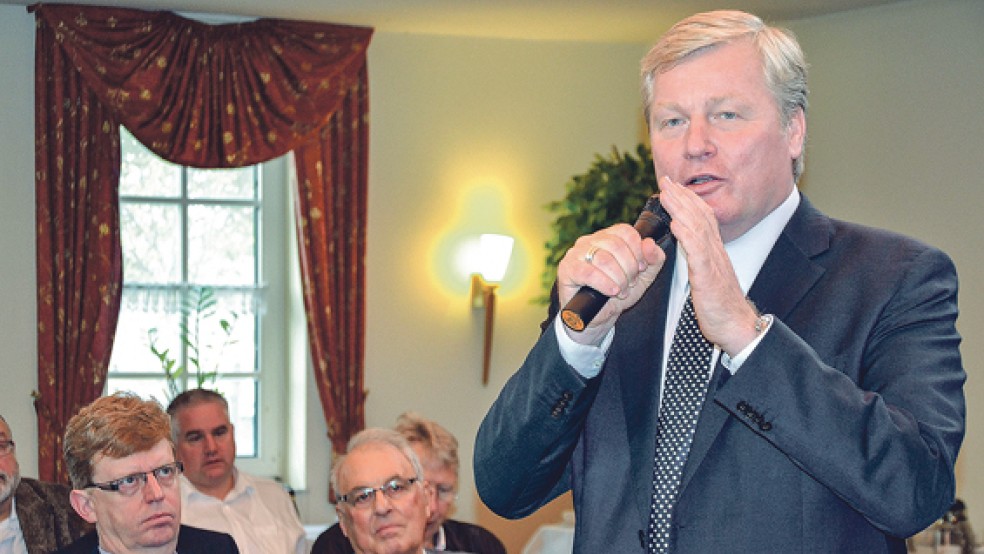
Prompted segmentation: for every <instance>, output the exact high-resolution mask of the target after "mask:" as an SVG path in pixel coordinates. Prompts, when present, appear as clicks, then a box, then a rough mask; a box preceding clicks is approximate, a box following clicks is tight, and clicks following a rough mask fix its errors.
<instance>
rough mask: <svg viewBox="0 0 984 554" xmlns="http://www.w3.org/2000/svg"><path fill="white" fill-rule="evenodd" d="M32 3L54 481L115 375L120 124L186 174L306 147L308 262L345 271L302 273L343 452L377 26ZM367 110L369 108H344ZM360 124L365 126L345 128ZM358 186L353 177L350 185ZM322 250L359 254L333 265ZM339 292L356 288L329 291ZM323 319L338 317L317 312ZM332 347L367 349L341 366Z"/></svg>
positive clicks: (360, 420)
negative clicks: (75, 420) (73, 426)
mask: <svg viewBox="0 0 984 554" xmlns="http://www.w3.org/2000/svg"><path fill="white" fill-rule="evenodd" d="M31 9H33V10H34V11H35V13H36V17H37V45H36V68H35V72H36V76H35V85H36V93H35V94H36V125H35V140H36V145H37V149H36V151H37V161H36V165H37V172H36V187H37V205H38V208H37V227H38V230H37V233H38V393H37V394H36V398H35V407H36V410H37V412H38V429H39V437H38V439H39V440H38V443H39V449H40V452H39V473H40V477H41V478H42V479H45V480H52V481H54V480H57V481H63V482H64V481H66V476H65V473H64V468H63V467H62V464H61V455H60V451H61V436H62V433H63V432H64V428H65V425H66V423H67V422H68V419H69V418H70V417H71V415H72V414H74V413H75V412H76V411H77V410H78V409H79V408H80V407H81V406H83V405H85V404H86V403H88V402H91V401H92V400H93V399H94V398H96V397H97V396H98V395H99V394H101V392H102V389H103V384H104V380H105V376H106V372H107V366H108V363H109V357H110V353H111V349H112V341H113V336H114V333H115V328H116V321H117V318H118V313H119V304H120V295H121V287H122V261H121V260H122V255H121V248H120V239H119V220H118V201H117V200H118V198H117V195H118V192H117V191H118V185H119V167H120V160H119V131H118V125H119V124H121V123H122V124H123V125H125V126H126V127H127V129H129V130H130V131H131V132H132V133H133V135H134V136H136V137H137V138H138V139H139V140H140V141H141V142H142V143H144V144H145V145H146V146H147V147H148V148H150V149H151V150H152V151H154V152H155V153H156V154H158V155H159V156H161V157H162V158H164V159H166V160H170V161H172V162H175V163H178V164H181V165H188V166H195V167H238V166H243V165H251V164H256V163H260V162H264V161H267V160H269V159H272V158H274V157H276V156H280V155H282V154H285V153H287V152H289V151H291V150H296V152H297V156H296V160H297V162H296V164H297V168H296V169H297V172H298V176H299V179H298V181H299V182H300V183H301V187H300V188H301V191H300V195H311V197H318V196H323V197H325V198H329V200H328V201H327V203H321V204H318V205H311V206H310V208H309V209H310V210H311V212H310V213H308V212H307V210H306V209H303V208H301V207H300V206H299V207H298V209H299V214H300V215H301V216H302V218H299V219H300V222H299V224H298V233H299V237H300V238H301V244H302V250H305V253H304V255H303V256H304V257H306V258H307V259H309V260H310V259H316V260H317V262H316V263H318V264H320V263H333V264H334V263H336V262H339V263H344V264H347V265H344V266H338V265H331V266H317V267H312V266H311V265H310V264H305V265H304V266H302V278H303V281H304V287H305V299H306V308H307V311H308V321H309V329H310V331H311V349H312V356H313V357H314V360H315V366H316V368H318V370H317V371H316V377H317V379H318V388H319V391H320V392H321V395H322V403H323V404H324V406H325V414H326V420H327V421H328V423H329V434H330V436H331V439H332V442H333V444H334V445H335V448H336V449H337V448H338V446H337V445H338V444H343V445H344V443H345V442H346V441H347V440H348V436H350V435H351V434H353V433H355V432H356V431H358V430H359V429H361V428H362V427H363V426H364V417H363V416H362V414H363V412H362V410H363V405H362V400H364V391H363V389H362V383H363V379H362V369H363V368H362V366H363V359H364V353H363V339H362V333H363V330H364V326H363V324H362V322H363V320H364V303H363V302H362V296H361V291H362V286H363V284H364V281H365V279H364V257H365V241H364V237H365V221H366V218H365V202H364V197H365V188H366V170H365V166H366V161H367V153H366V148H367V146H368V145H367V141H366V140H364V138H365V137H364V133H366V126H367V123H366V122H365V120H366V115H367V105H366V104H367V103H366V101H365V97H366V90H367V83H366V48H367V47H368V44H369V40H370V38H371V36H372V29H367V28H359V27H348V26H339V25H330V24H323V23H310V22H296V21H283V20H272V19H263V20H258V21H255V22H250V23H242V24H230V25H218V26H212V25H206V24H203V23H199V22H196V21H192V20H188V19H185V18H183V17H180V16H178V15H176V14H174V13H171V12H146V11H140V10H130V9H118V8H102V7H88V6H74V5H39V6H34V7H32V8H31ZM353 106H354V107H356V108H357V109H359V110H362V111H361V112H360V113H358V114H357V115H352V114H348V115H342V116H340V115H339V114H346V113H347V111H346V110H350V109H352V107H353ZM353 124H354V125H356V126H357V127H359V129H349V130H347V131H346V133H343V134H340V133H337V132H334V131H331V130H332V129H337V128H338V127H339V126H340V125H341V126H344V125H349V126H351V125H353ZM348 133H351V135H349V134H348ZM326 137H327V138H326ZM353 137H354V138H355V139H356V140H353V141H352V142H344V143H343V142H341V141H339V140H337V139H343V140H351V139H352V138H353ZM312 152H313V153H314V154H312ZM336 166H337V167H336ZM346 175H353V178H350V179H345V178H341V177H344V176H346ZM301 176H303V177H301ZM336 177H340V178H338V179H336ZM339 187H345V188H347V187H352V188H353V189H354V190H348V191H345V192H339V191H336V190H335V189H336V188H339ZM300 195H299V196H300ZM338 198H343V199H348V198H363V201H362V203H361V205H357V206H356V207H355V208H353V206H351V205H349V204H347V203H346V204H342V205H339V204H336V203H334V202H335V201H337V199H338ZM353 209H354V210H355V211H356V212H358V213H353ZM336 213H337V214H341V215H336ZM332 225H339V226H340V227H337V228H333V227H331V226H332ZM353 237H362V238H361V239H357V240H355V241H354V242H353ZM322 241H329V242H328V243H325V242H322ZM331 241H335V242H334V243H332V242H331ZM309 248H310V249H312V250H324V251H328V252H335V251H338V250H343V251H345V252H346V253H347V254H346V255H345V256H344V257H332V258H329V259H326V258H323V257H321V256H318V255H313V254H312V253H311V252H308V251H307V249H309ZM338 287H346V288H347V289H348V290H358V291H359V293H358V294H357V295H353V296H352V297H349V296H345V297H343V298H339V297H337V296H332V294H331V293H330V292H329V291H331V290H332V289H333V288H334V289H337V288H338ZM331 302H343V303H344V305H342V304H330V303H331ZM324 310H327V311H330V312H333V317H332V318H330V319H325V318H323V317H321V316H320V315H317V314H316V312H318V311H324ZM353 334H355V335H357V336H358V339H357V340H351V338H350V337H351V336H352V335H353ZM337 337H344V339H342V340H341V341H339V340H338V339H337ZM325 345H337V346H328V347H326V346H325ZM334 348H345V349H354V350H353V351H346V352H345V355H344V356H342V357H338V359H344V360H345V362H346V363H345V364H340V365H336V360H335V358H336V357H337V356H335V354H334V353H332V349H334ZM322 367H324V368H327V369H325V370H322V369H320V368H322ZM322 380H324V382H322ZM354 389H358V394H353V393H352V391H353V390H354ZM348 398H358V399H359V402H358V406H353V405H352V404H350V403H349V402H347V401H344V400H341V401H340V400H338V399H348ZM336 409H342V410H348V411H350V412H351V413H345V414H339V413H336V412H335V411H334V410H336ZM353 414H354V415H353Z"/></svg>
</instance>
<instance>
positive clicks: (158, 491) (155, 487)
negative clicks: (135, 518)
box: [143, 473, 164, 502]
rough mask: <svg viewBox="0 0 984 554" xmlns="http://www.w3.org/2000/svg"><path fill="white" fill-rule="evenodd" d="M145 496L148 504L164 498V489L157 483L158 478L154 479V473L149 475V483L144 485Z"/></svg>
mask: <svg viewBox="0 0 984 554" xmlns="http://www.w3.org/2000/svg"><path fill="white" fill-rule="evenodd" d="M143 495H144V499H145V500H147V501H148V502H154V501H157V500H161V499H162V498H164V487H162V486H161V484H160V483H159V482H158V481H157V477H154V474H153V473H148V474H147V482H146V483H144V487H143Z"/></svg>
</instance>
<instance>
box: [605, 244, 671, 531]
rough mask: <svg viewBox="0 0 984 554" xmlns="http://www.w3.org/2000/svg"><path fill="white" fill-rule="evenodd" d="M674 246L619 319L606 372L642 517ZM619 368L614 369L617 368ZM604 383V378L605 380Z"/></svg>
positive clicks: (644, 515) (646, 500)
mask: <svg viewBox="0 0 984 554" xmlns="http://www.w3.org/2000/svg"><path fill="white" fill-rule="evenodd" d="M675 253H676V243H672V245H671V246H668V247H667V249H666V254H667V256H666V264H665V265H664V269H663V270H662V271H660V273H659V275H658V276H657V277H656V281H655V282H654V283H653V284H652V286H650V287H649V290H648V291H647V292H646V294H645V295H644V296H643V297H642V299H640V300H639V303H638V304H636V305H635V306H633V308H632V309H630V310H628V311H626V312H625V313H624V314H622V316H621V317H620V318H619V323H618V324H617V325H616V327H617V329H616V332H615V344H613V345H612V348H611V350H610V352H611V353H612V355H611V359H610V360H609V363H610V364H611V367H609V368H608V369H606V372H607V373H609V375H611V377H612V378H617V379H619V380H620V381H619V384H618V389H619V390H620V391H621V393H622V399H621V400H622V408H623V413H624V415H625V421H624V426H625V427H624V428H625V431H626V433H628V443H629V445H630V458H629V459H630V461H631V464H632V465H631V471H632V476H631V478H632V481H631V482H633V483H639V484H640V485H639V486H638V487H637V491H638V493H637V494H636V495H635V503H636V506H637V508H638V509H639V513H640V517H642V518H643V521H645V520H646V519H647V518H648V517H649V503H650V500H651V498H652V490H651V487H650V486H646V485H645V484H646V483H652V480H653V456H654V455H655V453H656V421H657V419H656V412H657V405H658V399H659V386H660V380H661V378H662V375H661V372H660V364H661V362H662V359H663V331H664V329H665V328H666V302H667V299H668V297H669V292H670V283H671V282H672V279H673V264H674V258H675ZM615 368H617V370H616V369H615ZM606 378H607V377H606Z"/></svg>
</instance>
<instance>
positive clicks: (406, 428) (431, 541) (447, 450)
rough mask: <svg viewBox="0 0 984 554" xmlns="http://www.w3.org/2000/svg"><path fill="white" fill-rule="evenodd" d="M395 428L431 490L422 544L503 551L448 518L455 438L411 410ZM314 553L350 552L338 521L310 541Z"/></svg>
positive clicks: (475, 529) (479, 553) (482, 533)
mask: <svg viewBox="0 0 984 554" xmlns="http://www.w3.org/2000/svg"><path fill="white" fill-rule="evenodd" d="M395 431H396V432H398V433H400V434H401V435H403V437H404V438H405V439H407V442H409V443H410V447H411V448H412V449H413V451H414V453H415V454H416V455H417V459H419V460H420V465H421V466H422V467H423V470H424V479H425V480H426V481H427V483H428V485H430V486H431V488H432V489H433V490H434V501H433V502H432V503H431V515H430V517H429V518H428V519H427V528H426V530H425V531H424V546H425V547H426V548H432V549H434V550H435V551H437V552H447V551H456V550H457V551H461V552H471V553H474V554H506V547H505V546H503V544H502V541H500V540H499V539H498V538H497V537H496V536H495V535H493V534H492V533H491V532H490V531H488V530H486V529H485V528H483V527H480V526H478V525H475V524H472V523H467V522H464V521H456V520H454V519H450V515H451V514H452V513H453V511H454V503H455V500H456V497H457V494H458V469H459V466H460V463H459V461H458V439H456V438H455V437H454V435H452V434H451V432H450V431H448V430H447V429H445V428H444V427H443V426H441V425H440V424H438V423H437V422H436V421H432V420H430V419H426V418H424V417H422V416H421V415H419V414H417V413H414V412H406V413H404V414H401V415H400V417H399V418H397V420H396V427H395ZM313 552H314V553H315V554H353V552H354V551H353V550H352V545H351V543H350V542H349V540H348V538H346V537H345V535H343V534H342V530H341V527H340V526H339V525H338V524H335V525H333V526H331V527H330V528H329V529H328V530H326V531H325V532H324V533H322V534H321V536H319V537H318V540H317V541H316V542H315V543H314V547H313Z"/></svg>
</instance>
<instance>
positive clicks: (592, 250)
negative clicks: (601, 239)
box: [584, 244, 601, 264]
mask: <svg viewBox="0 0 984 554" xmlns="http://www.w3.org/2000/svg"><path fill="white" fill-rule="evenodd" d="M599 250H601V248H600V247H599V246H598V245H597V244H592V245H591V248H588V253H587V254H585V255H584V261H586V262H588V263H589V264H590V263H591V262H593V261H594V257H595V254H597V253H598V251H599Z"/></svg>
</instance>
